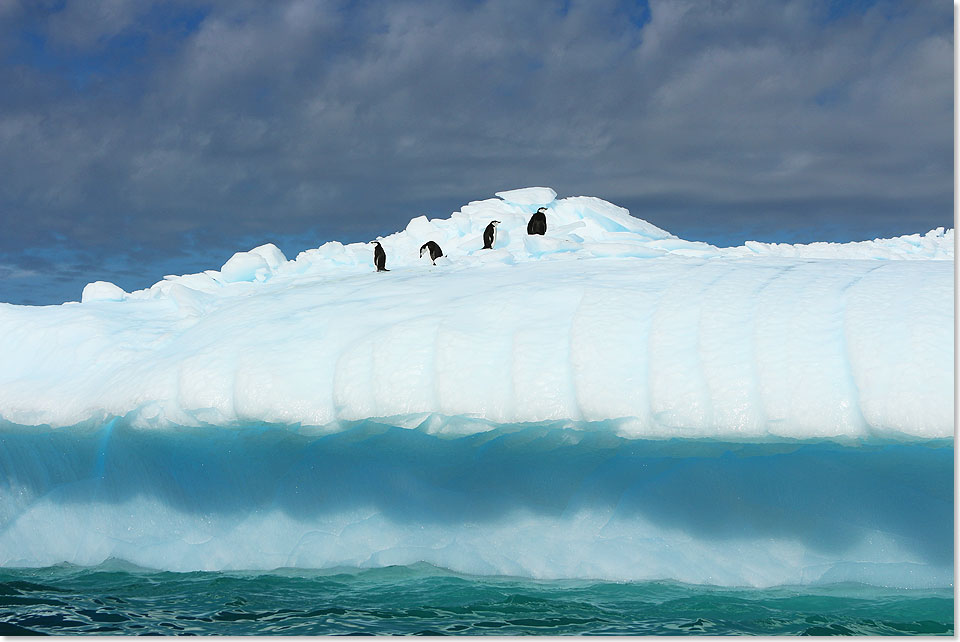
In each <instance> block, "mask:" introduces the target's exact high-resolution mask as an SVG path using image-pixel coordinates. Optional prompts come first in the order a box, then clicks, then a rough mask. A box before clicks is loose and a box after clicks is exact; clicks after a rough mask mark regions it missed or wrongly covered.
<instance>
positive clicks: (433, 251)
mask: <svg viewBox="0 0 960 642" xmlns="http://www.w3.org/2000/svg"><path fill="white" fill-rule="evenodd" d="M427 250H430V262H431V263H433V264H434V265H436V264H437V263H436V261H437V259H439V258H440V257H441V256H443V250H441V249H440V246H439V245H437V244H436V243H435V242H433V241H427V242H426V243H424V244H423V245H421V246H420V258H421V259H422V258H423V253H424V252H425V251H427Z"/></svg>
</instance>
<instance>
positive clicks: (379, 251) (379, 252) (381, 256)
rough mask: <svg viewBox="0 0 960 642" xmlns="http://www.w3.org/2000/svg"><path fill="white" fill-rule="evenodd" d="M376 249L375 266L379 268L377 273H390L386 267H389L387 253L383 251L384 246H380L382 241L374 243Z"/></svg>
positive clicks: (374, 252) (374, 254) (374, 253)
mask: <svg viewBox="0 0 960 642" xmlns="http://www.w3.org/2000/svg"><path fill="white" fill-rule="evenodd" d="M373 244H374V245H376V247H375V248H373V264H374V265H376V266H377V272H389V271H390V270H388V269H387V268H386V267H385V266H386V265H387V253H386V252H384V251H383V246H381V245H380V241H374V242H373Z"/></svg>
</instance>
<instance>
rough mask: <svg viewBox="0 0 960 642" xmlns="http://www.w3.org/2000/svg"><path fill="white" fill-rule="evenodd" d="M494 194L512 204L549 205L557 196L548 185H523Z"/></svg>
mask: <svg viewBox="0 0 960 642" xmlns="http://www.w3.org/2000/svg"><path fill="white" fill-rule="evenodd" d="M496 196H499V197H500V198H502V199H503V200H505V201H506V202H508V203H512V204H513V205H549V204H550V203H552V202H553V201H554V199H556V198H557V193H556V192H555V191H553V190H552V189H551V188H549V187H525V188H523V189H511V190H507V191H506V192H497V193H496Z"/></svg>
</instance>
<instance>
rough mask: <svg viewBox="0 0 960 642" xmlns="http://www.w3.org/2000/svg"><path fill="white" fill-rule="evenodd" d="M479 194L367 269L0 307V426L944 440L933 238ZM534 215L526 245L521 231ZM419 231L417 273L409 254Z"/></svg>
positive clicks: (351, 252) (946, 310) (170, 282)
mask: <svg viewBox="0 0 960 642" xmlns="http://www.w3.org/2000/svg"><path fill="white" fill-rule="evenodd" d="M501 195H502V196H503V197H504V198H507V199H510V200H509V201H507V200H501V199H499V198H495V199H489V200H484V201H478V202H473V203H470V204H469V205H467V206H465V207H463V208H462V209H461V211H459V212H455V213H454V214H453V215H452V216H451V217H450V218H448V219H439V220H438V219H434V220H427V219H426V218H425V217H417V218H414V219H413V220H411V221H410V223H409V224H408V225H407V227H406V229H405V230H404V231H402V232H399V233H396V234H392V235H390V236H388V237H386V238H383V239H382V240H381V242H382V244H383V247H384V249H385V250H386V252H387V267H388V268H390V269H391V272H389V273H386V274H376V273H374V272H373V269H372V255H373V251H372V246H371V245H369V244H364V243H355V244H350V245H342V244H340V243H337V242H331V243H327V244H325V245H323V246H321V247H320V248H317V249H312V250H307V251H305V252H302V253H301V254H300V255H299V256H298V257H297V258H296V259H295V260H292V261H287V260H286V259H285V257H284V256H283V254H282V253H281V252H280V250H279V249H277V248H276V247H275V246H273V245H271V244H266V245H263V246H260V247H258V248H254V249H253V250H250V251H249V252H237V253H236V254H234V255H233V256H232V257H230V258H229V260H227V261H226V263H225V264H224V265H223V266H222V268H221V269H220V270H208V271H206V272H204V273H201V274H190V275H186V276H171V277H167V278H165V279H164V280H163V281H161V282H159V283H157V284H155V285H154V286H152V287H150V288H148V289H145V290H141V291H137V292H133V293H129V294H125V293H123V292H122V290H120V289H119V288H117V287H116V286H113V285H112V284H109V283H104V282H96V283H92V284H90V285H88V286H87V287H86V288H84V293H83V303H82V304H81V305H79V306H77V305H62V306H49V307H40V308H37V307H20V306H12V305H2V306H0V353H2V354H3V355H4V362H5V365H4V366H3V367H2V368H0V418H2V419H5V420H7V421H9V422H12V423H15V424H21V425H51V426H70V425H75V424H80V423H84V422H90V421H103V420H108V419H110V418H112V417H123V418H125V419H126V420H127V421H129V422H131V423H132V424H133V425H135V426H139V427H170V426H198V425H204V424H213V425H237V424H242V423H249V422H267V423H271V424H284V425H297V426H311V427H315V428H316V429H317V430H318V431H333V430H337V425H338V422H341V421H357V420H361V419H385V420H386V419H389V420H390V421H391V422H393V423H395V424H397V425H420V424H422V423H424V421H425V419H426V417H427V416H429V415H436V416H437V417H438V419H437V420H436V421H434V422H428V425H429V426H430V427H431V428H430V429H431V430H438V431H454V432H464V431H466V432H473V431H477V430H484V429H487V428H489V427H491V426H492V425H497V424H511V423H518V422H541V421H556V420H564V421H569V422H574V423H584V422H598V421H607V420H615V421H616V422H617V424H616V430H617V432H618V433H619V434H622V435H625V436H634V437H638V436H658V437H676V436H684V437H713V438H733V439H758V438H763V437H797V438H803V437H838V438H841V437H842V438H856V439H859V438H866V437H870V436H883V437H898V438H915V437H920V438H936V437H949V436H951V435H952V434H953V392H952V391H953V330H952V328H953V294H952V293H953V264H952V257H953V230H950V231H948V232H944V231H943V230H942V229H941V230H935V231H933V232H931V233H929V234H927V235H925V236H919V235H914V236H910V237H901V238H899V239H889V240H878V241H874V242H870V243H867V244H864V243H853V244H844V245H836V244H814V245H812V246H783V245H766V244H749V245H747V246H745V247H740V248H723V249H721V248H716V247H713V246H710V245H708V244H705V243H697V242H690V241H684V240H682V239H678V238H676V237H674V236H672V235H671V234H669V233H667V232H665V231H664V230H661V229H660V228H657V227H655V226H654V225H651V224H649V223H647V222H645V221H643V220H640V219H637V218H634V217H632V216H630V215H629V213H628V212H627V211H626V210H624V209H622V208H619V207H616V206H614V205H612V204H610V203H607V202H605V201H602V200H600V199H596V198H584V197H574V198H565V199H561V200H555V193H554V191H553V190H550V189H547V188H530V189H527V190H513V191H509V192H502V193H501ZM541 205H546V206H548V208H549V211H548V221H549V225H550V227H549V229H548V232H547V235H546V236H545V237H530V236H527V235H526V233H525V226H526V222H527V219H528V217H529V215H530V213H531V212H533V211H536V209H537V207H539V206H541ZM493 219H496V220H500V221H502V222H501V224H500V226H499V230H498V236H497V244H496V247H495V249H493V250H482V249H481V248H482V246H483V241H482V238H481V235H482V232H483V228H484V227H485V226H486V225H487V223H489V221H490V220H493ZM429 240H433V241H436V242H438V243H439V244H440V246H441V247H442V248H443V251H444V257H442V258H441V259H439V260H438V261H437V265H436V266H432V265H431V264H430V260H429V258H421V257H420V254H419V249H420V247H421V246H422V245H423V243H425V242H426V241H429ZM828 246H829V247H828ZM830 248H832V249H830ZM828 249H829V250H830V251H828ZM848 252H849V254H850V255H851V256H853V257H855V258H854V259H846V258H842V257H845V256H846V255H847V254H846V253H848ZM823 256H830V257H832V258H831V259H830V260H814V259H818V258H820V257H823ZM906 258H910V259H914V260H900V259H906ZM864 259H868V260H864ZM888 259H889V260H888ZM938 259H951V260H938ZM119 299H122V300H119Z"/></svg>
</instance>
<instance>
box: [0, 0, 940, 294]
mask: <svg viewBox="0 0 960 642" xmlns="http://www.w3.org/2000/svg"><path fill="white" fill-rule="evenodd" d="M0 56H2V63H0V83H2V85H3V86H4V87H5V88H8V90H7V91H4V92H0V175H2V176H3V178H2V179H0V223H2V228H3V231H2V233H0V253H2V254H0V265H5V266H12V267H7V268H5V269H6V270H7V271H8V272H7V276H6V277H4V275H3V274H4V273H0V300H13V297H12V296H11V295H10V294H9V293H10V292H12V289H11V288H13V287H14V286H13V285H12V284H13V283H20V284H21V285H19V286H17V288H18V289H17V292H21V290H23V289H24V288H28V287H32V286H33V285H34V284H39V285H42V284H43V280H42V279H41V278H39V277H37V276H36V275H37V274H49V273H50V272H49V271H48V272H44V270H50V269H55V268H50V266H47V267H46V268H43V269H32V274H33V275H32V276H31V274H28V273H27V272H29V271H30V270H28V268H27V267H26V263H24V262H23V261H24V260H25V259H24V258H23V257H24V256H25V254H24V250H23V248H32V249H33V250H38V251H44V250H45V249H48V250H49V254H50V255H51V256H64V257H65V256H68V255H69V256H75V255H79V254H84V256H86V258H85V259H84V260H83V261H79V260H77V261H73V262H71V263H70V264H69V265H71V266H74V267H73V268H70V270H67V271H68V272H70V273H71V274H75V277H74V280H73V281H71V283H78V284H79V285H75V286H71V287H72V288H73V290H75V291H73V290H71V293H70V294H66V295H63V296H66V297H67V298H77V297H78V296H79V288H80V287H82V285H83V283H85V282H87V281H92V280H96V279H111V280H116V281H117V282H118V284H120V285H121V286H123V287H125V288H127V289H130V288H134V287H145V286H147V285H149V284H150V283H151V282H152V281H153V280H155V279H156V278H159V276H162V274H156V273H157V272H158V271H160V266H161V264H162V265H163V266H164V267H166V266H170V268H171V269H170V271H175V272H179V273H182V272H186V271H195V270H197V269H203V268H216V267H218V266H219V264H220V263H222V262H223V261H224V260H225V259H226V258H228V257H229V255H230V253H232V251H234V250H237V249H245V247H246V245H241V244H242V243H254V244H256V243H260V242H266V241H275V242H278V243H280V244H281V247H282V248H283V249H284V250H285V251H286V252H287V253H288V254H295V253H296V252H297V251H298V250H301V249H305V248H306V247H309V246H315V245H317V244H318V243H320V242H321V241H323V240H329V239H333V238H336V239H341V240H347V241H350V240H362V239H366V238H370V237H373V236H375V235H377V234H386V233H390V232H392V231H394V230H396V229H400V228H402V226H403V225H404V224H405V222H406V221H407V220H408V219H410V218H411V217H412V216H415V215H418V214H421V213H428V214H430V215H432V216H446V215H447V214H449V212H450V211H452V210H454V209H456V208H457V207H458V206H459V205H461V204H463V203H465V202H467V201H468V200H471V199H477V198H486V197H489V196H491V195H492V193H493V192H494V191H498V190H500V189H509V188H513V187H520V186H526V185H550V186H552V187H554V188H555V189H557V191H558V192H560V193H561V195H571V194H587V195H596V196H600V197H603V198H606V199H608V200H612V201H614V202H618V203H620V204H623V205H626V206H628V207H630V208H631V211H633V212H634V214H636V215H638V216H642V217H643V218H647V219H648V220H651V221H652V222H654V223H656V224H658V225H660V226H662V227H665V228H666V229H668V230H671V231H673V232H675V233H678V234H687V233H693V234H698V235H699V238H702V239H703V240H707V241H711V242H730V243H738V242H742V240H744V238H743V237H741V238H737V237H736V234H735V233H731V232H732V231H733V230H743V233H744V234H748V233H751V231H752V232H754V233H757V234H758V235H760V236H762V235H764V234H766V235H767V237H766V238H761V239H760V240H795V241H809V240H815V239H816V238H817V237H816V232H818V231H822V232H827V233H830V234H832V235H833V237H832V238H825V239H824V240H843V238H842V237H843V236H844V235H849V236H848V238H851V239H854V238H873V237H875V236H889V235H893V234H903V233H912V232H923V231H926V230H927V229H930V228H931V227H933V226H935V225H951V224H952V223H951V222H952V207H951V204H952V155H951V154H952V101H953V82H952V80H953V78H952V76H953V73H952V72H953V68H952V56H953V36H952V13H951V7H950V6H949V5H948V4H947V3H943V2H933V1H931V2H903V3H898V2H877V3H869V2H868V3H863V2H849V3H846V2H821V3H817V2H807V1H806V0H805V1H803V2H783V3H770V2H761V1H757V2H745V1H738V2H722V1H717V2H701V1H696V2H682V1H676V0H671V1H669V2H651V3H650V6H649V8H648V7H647V6H646V5H643V4H637V3H632V2H621V1H613V0H611V1H610V2H604V1H601V0H590V1H589V2H569V3H567V2H560V1H557V2H553V3H551V2H536V3H533V2H530V3H517V2H513V1H510V0H502V1H497V0H489V1H486V2H459V3H451V2H446V1H443V2H441V1H437V2H423V1H420V0H417V1H409V2H397V1H392V2H346V1H344V2H336V1H330V2H315V1H312V0H311V1H294V0H290V1H285V2H270V3H261V2H227V1H224V2H162V3H161V2H157V3H154V2H147V1H140V2H130V1H127V0H122V1H121V0H100V1H98V2H94V1H92V0H89V1H88V0H85V1H83V2H78V1H76V0H68V1H67V2H51V3H36V2H21V3H17V2H7V3H2V4H0ZM836 217H839V218H841V219H843V220H844V221H846V223H845V224H844V225H841V226H839V227H838V226H836V225H834V226H833V227H830V226H829V225H828V223H829V222H830V221H831V220H833V219H834V218H836ZM841 229H842V230H843V231H842V232H841V231H839V230H841ZM778 230H779V233H778ZM831 230H832V232H831ZM777 236H779V237H780V238H776V237H777ZM282 240H286V243H287V244H286V245H284V243H283V242H281V241H282ZM188 256H189V257H192V258H191V259H190V260H187V257H188ZM177 257H181V258H183V259H184V260H183V263H181V264H180V265H181V266H182V268H178V267H176V266H177V264H176V261H175V259H176V258H177ZM51 261H52V263H51V265H57V261H56V260H53V259H51ZM201 261H204V262H203V263H201ZM171 264H172V265H171ZM88 265H92V266H93V268H92V270H91V271H90V272H84V270H83V268H85V267H86V266H88ZM108 265H111V266H113V267H110V268H109V269H106V267H107V266H108ZM97 266H102V267H104V268H105V273H101V272H99V271H98V269H97ZM71 270H72V271H71ZM137 273H139V274H142V275H144V277H143V278H142V279H137V278H135V276H131V274H137ZM11 274H14V275H15V276H13V277H11V276H10V275H11ZM112 277H115V279H113V278H112ZM24 284H29V285H24ZM59 293H60V291H58V294H59ZM63 296H61V299H62V298H63ZM17 297H18V300H24V299H23V298H22V295H21V294H18V295H17ZM54 298H56V297H54Z"/></svg>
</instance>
